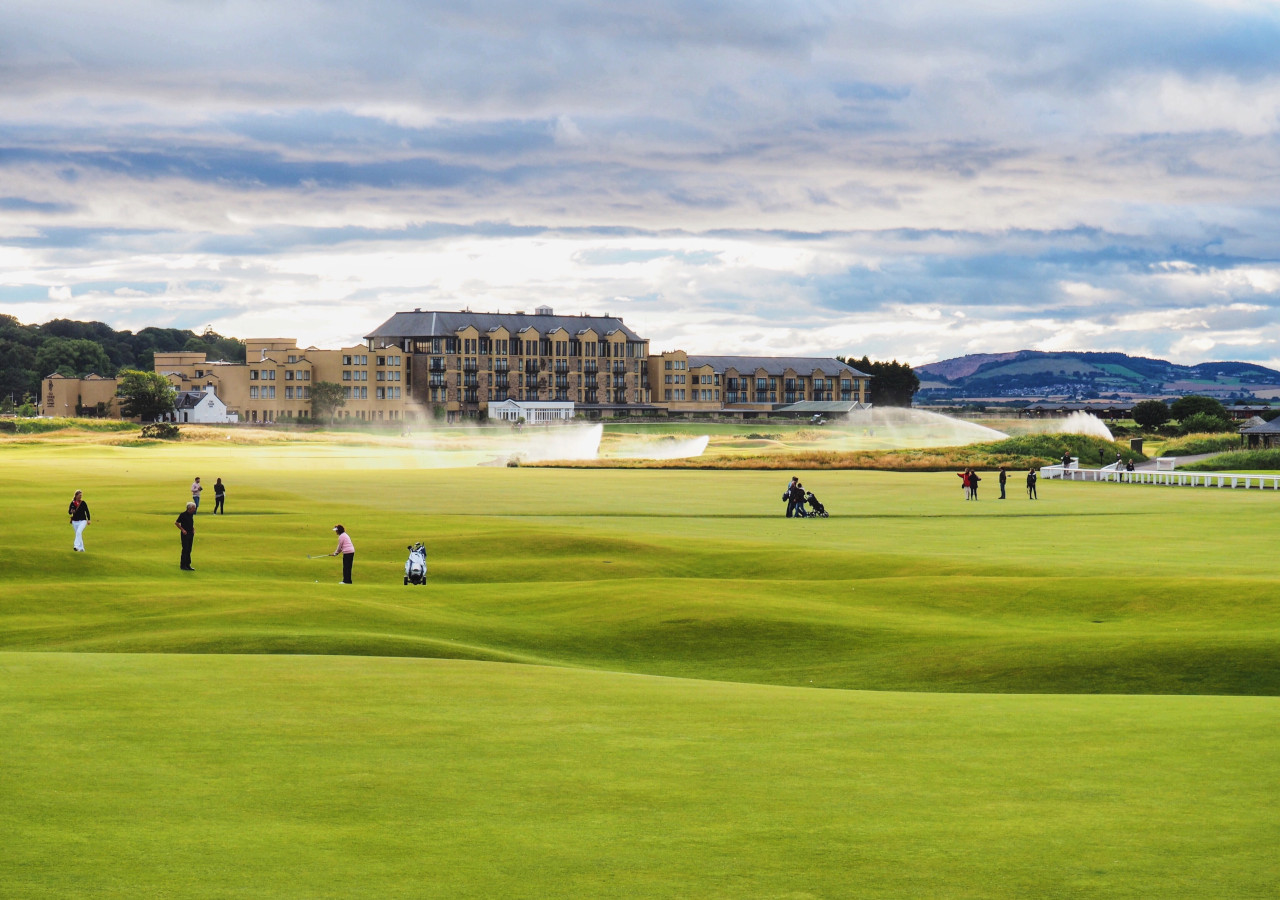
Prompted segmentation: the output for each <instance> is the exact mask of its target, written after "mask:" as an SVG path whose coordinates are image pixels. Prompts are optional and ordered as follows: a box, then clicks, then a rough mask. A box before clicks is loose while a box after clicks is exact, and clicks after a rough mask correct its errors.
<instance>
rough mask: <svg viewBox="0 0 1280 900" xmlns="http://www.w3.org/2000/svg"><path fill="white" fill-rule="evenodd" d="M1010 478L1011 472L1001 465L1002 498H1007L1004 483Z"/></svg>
mask: <svg viewBox="0 0 1280 900" xmlns="http://www.w3.org/2000/svg"><path fill="white" fill-rule="evenodd" d="M1008 480H1009V472H1008V470H1007V469H1005V467H1004V466H1001V467H1000V499H1001V500H1003V499H1005V496H1004V483H1005V482H1006V481H1008Z"/></svg>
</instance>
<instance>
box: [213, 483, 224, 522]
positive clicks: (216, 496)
mask: <svg viewBox="0 0 1280 900" xmlns="http://www.w3.org/2000/svg"><path fill="white" fill-rule="evenodd" d="M226 496H227V488H226V485H224V484H223V483H222V479H221V478H219V479H218V480H217V481H215V482H214V483H213V514H214V515H215V516H216V515H217V514H218V513H222V514H223V515H224V516H225V515H226V514H227V511H226V510H225V509H223V508H222V501H223V500H225V499H226Z"/></svg>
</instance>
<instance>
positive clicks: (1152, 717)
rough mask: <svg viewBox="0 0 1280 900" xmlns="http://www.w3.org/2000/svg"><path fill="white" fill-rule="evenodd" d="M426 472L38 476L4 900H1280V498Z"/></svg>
mask: <svg viewBox="0 0 1280 900" xmlns="http://www.w3.org/2000/svg"><path fill="white" fill-rule="evenodd" d="M418 462H419V460H418V458H417V457H415V455H414V454H413V453H412V452H409V451H406V450H403V449H396V448H389V447H381V446H370V447H363V448H362V447H354V446H341V447H340V446H334V445H326V444H323V443H308V444H293V445H290V444H281V445H273V446H252V445H235V444H233V445H226V446H223V445H219V444H217V443H214V442H201V443H191V444H175V445H160V446H144V447H129V446H96V447H78V446H75V445H73V444H60V445H59V444H40V443H35V444H9V445H6V446H0V496H3V497H4V498H5V509H6V511H7V513H8V520H9V524H10V531H11V533H12V534H13V535H14V536H15V544H16V545H17V547H16V549H15V550H14V551H13V552H10V553H8V554H6V555H5V557H4V558H3V562H0V566H2V567H3V568H0V578H2V579H3V595H2V597H0V650H4V651H7V652H4V653H0V673H2V676H3V677H2V679H0V740H3V747H4V750H3V751H0V800H3V801H4V804H5V808H6V810H7V812H8V815H7V816H6V817H5V823H4V825H0V846H2V847H3V849H0V869H3V870H5V871H7V872H14V873H17V877H15V878H12V879H7V880H5V879H0V896H49V897H64V896H86V897H88V896H121V897H127V896H228V897H230V896H264V897H265V896H334V897H346V896H379V897H382V896H441V897H447V896H529V897H534V896H618V897H624V896H626V897H631V896H661V897H685V896H717V897H740V896H796V897H834V896H885V897H891V896H947V897H988V896H1010V897H1015V896H1046V897H1075V896H1096V895H1106V896H1134V897H1146V896H1166V897H1167V896H1181V897H1204V896H1232V897H1242V896H1257V897H1263V896H1272V895H1273V894H1274V886H1275V884H1276V880H1277V876H1280V870H1278V868H1277V865H1276V863H1275V862H1274V860H1273V857H1274V854H1273V853H1272V852H1271V849H1272V848H1273V847H1274V846H1275V844H1276V842H1277V839H1278V838H1280V816H1277V814H1276V813H1275V812H1274V811H1273V809H1272V807H1273V806H1274V805H1275V804H1274V798H1275V797H1276V796H1277V789H1278V788H1280V783H1278V782H1280V737H1278V736H1277V735H1278V732H1277V728H1276V726H1277V725H1278V724H1280V722H1278V721H1277V720H1278V719H1280V700H1277V695H1280V604H1278V603H1277V601H1276V596H1277V593H1280V592H1278V591H1277V582H1278V580H1280V579H1277V577H1276V575H1275V574H1274V567H1273V566H1272V564H1271V560H1270V556H1271V554H1272V548H1273V547H1274V546H1275V543H1276V539H1277V537H1278V536H1280V526H1277V524H1276V523H1277V520H1278V519H1277V513H1280V496H1276V495H1275V494H1273V493H1271V492H1266V493H1264V492H1260V491H1248V492H1245V491H1235V492H1231V491H1211V490H1186V489H1177V488H1156V487H1145V486H1136V485H1114V484H1084V483H1068V484H1063V483H1057V482H1041V485H1040V497H1041V499H1039V500H1038V501H1034V502H1033V501H1029V500H1027V499H1026V494H1025V490H1024V489H1023V488H1022V479H1021V475H1022V473H1015V478H1014V480H1013V481H1012V482H1011V484H1010V490H1009V499H1007V500H1004V501H1000V500H997V499H995V498H996V497H997V496H998V493H999V490H998V487H997V486H996V480H995V478H994V476H992V477H989V478H986V479H985V480H984V482H983V485H982V492H981V494H982V499H981V500H979V501H978V502H976V503H973V502H966V501H964V500H963V499H962V497H961V491H960V489H959V479H957V478H956V477H955V475H954V474H951V473H941V474H891V473H877V472H859V471H840V472H821V471H810V472H804V473H801V475H802V479H803V480H804V481H805V483H806V485H807V486H808V487H810V488H812V489H813V490H814V491H815V492H817V493H818V495H819V496H820V497H821V498H822V501H823V502H824V503H825V504H826V506H827V508H828V509H829V510H830V511H831V513H832V518H830V519H826V520H799V521H797V520H787V519H784V518H783V517H782V512H783V504H782V502H781V500H780V495H781V492H782V488H783V485H784V483H785V481H786V480H787V476H786V475H783V474H781V473H778V472H750V471H719V472H699V471H653V470H626V471H611V470H576V471H574V470H554V469H527V468H517V469H509V468H454V469H422V468H418V467H417V463H418ZM195 475H200V476H202V479H203V481H204V482H205V484H206V485H211V484H212V482H213V480H214V478H215V477H222V478H223V480H224V481H226V482H227V484H228V495H227V496H228V499H227V509H228V512H229V515H227V516H225V517H221V516H220V517H214V516H213V515H211V514H210V512H211V510H212V507H213V501H212V496H211V490H209V489H206V499H205V500H204V503H203V505H202V511H201V513H200V514H199V516H198V517H197V525H198V529H197V538H196V545H195V553H194V565H195V567H196V571H195V572H192V573H186V572H180V571H179V570H178V539H177V530H176V529H175V528H174V527H173V524H172V523H173V519H174V517H175V516H176V515H177V513H178V512H179V511H180V509H181V507H182V505H183V504H184V503H185V501H186V500H187V497H188V495H187V490H186V489H187V486H188V485H189V484H190V482H191V479H192V477H193V476H195ZM76 488H80V489H83V490H84V491H85V495H86V498H87V500H88V501H89V503H90V505H91V509H92V510H93V520H94V524H93V525H92V526H91V527H90V528H89V529H88V530H87V532H86V535H85V542H86V545H87V548H88V552H87V553H84V554H76V553H72V552H71V549H70V545H71V537H72V535H71V529H70V528H69V526H68V525H67V520H66V517H65V515H64V511H65V509H66V504H67V502H68V501H69V499H70V497H71V493H72V492H73V491H74V490H75V489H76ZM336 522H342V523H343V524H344V525H346V527H347V528H348V530H349V531H350V533H351V535H352V537H353V539H354V541H355V544H356V550H357V554H356V564H355V584H354V585H352V586H342V585H339V584H337V581H338V579H339V573H340V566H339V563H338V561H337V560H335V559H331V558H323V559H316V560H308V559H307V558H306V556H307V555H309V554H319V553H328V552H329V551H330V550H332V549H333V546H334V543H335V541H334V535H333V533H332V532H331V531H330V526H332V525H333V524H334V523H336ZM415 540H423V541H425V542H426V544H427V547H428V550H429V562H430V566H431V576H430V582H429V584H428V585H427V586H425V587H405V586H403V585H402V584H401V573H402V569H403V563H404V559H405V546H406V544H408V543H410V542H412V541H415ZM265 654H289V655H287V656H268V655H265ZM379 657H380V658H379ZM388 657H400V658H397V659H391V658H388ZM405 657H417V658H416V659H413V658H405ZM1036 695H1038V696H1036ZM1086 695H1111V696H1086ZM1153 695H1180V696H1153ZM1224 695H1237V696H1224Z"/></svg>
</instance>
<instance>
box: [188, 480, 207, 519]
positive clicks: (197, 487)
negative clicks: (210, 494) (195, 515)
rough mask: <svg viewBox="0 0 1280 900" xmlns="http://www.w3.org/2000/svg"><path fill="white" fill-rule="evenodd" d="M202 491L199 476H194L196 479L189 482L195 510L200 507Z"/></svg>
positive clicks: (202, 486) (202, 487)
mask: <svg viewBox="0 0 1280 900" xmlns="http://www.w3.org/2000/svg"><path fill="white" fill-rule="evenodd" d="M203 491H204V485H202V484H201V483H200V476H199V475H197V476H196V480H195V481H193V482H191V502H192V503H194V504H195V505H196V510H197V511H198V510H199V509H200V494H201V493H202V492H203Z"/></svg>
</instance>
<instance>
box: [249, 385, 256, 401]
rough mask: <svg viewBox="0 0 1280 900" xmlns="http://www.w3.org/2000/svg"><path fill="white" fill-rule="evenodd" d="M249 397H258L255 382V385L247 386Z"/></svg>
mask: <svg viewBox="0 0 1280 900" xmlns="http://www.w3.org/2000/svg"><path fill="white" fill-rule="evenodd" d="M249 399H250V400H257V399H258V386H257V385H256V384H255V385H252V386H251V387H250V388H249Z"/></svg>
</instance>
